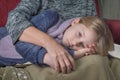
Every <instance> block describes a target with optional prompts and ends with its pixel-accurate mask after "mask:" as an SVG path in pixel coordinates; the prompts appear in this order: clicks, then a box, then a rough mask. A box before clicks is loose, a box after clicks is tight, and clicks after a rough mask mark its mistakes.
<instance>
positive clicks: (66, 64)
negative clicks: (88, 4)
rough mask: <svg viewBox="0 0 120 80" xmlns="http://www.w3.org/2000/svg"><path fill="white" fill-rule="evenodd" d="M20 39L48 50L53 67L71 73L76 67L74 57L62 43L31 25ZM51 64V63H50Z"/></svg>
mask: <svg viewBox="0 0 120 80" xmlns="http://www.w3.org/2000/svg"><path fill="white" fill-rule="evenodd" d="M19 40H20V41H24V42H29V43H33V44H35V45H38V46H42V47H44V48H45V49H46V50H47V53H48V54H49V55H50V57H49V58H51V60H52V61H51V62H52V68H54V69H55V70H57V71H58V72H62V73H69V72H71V70H72V69H74V68H75V64H74V59H73V58H72V56H71V55H70V54H69V53H68V51H66V50H65V49H64V48H63V47H62V46H61V45H60V44H58V43H57V42H56V41H55V40H54V39H53V38H52V37H50V36H48V35H47V34H46V33H44V32H42V31H41V30H38V29H37V28H35V27H34V26H31V27H29V28H27V29H25V30H24V32H23V34H22V35H21V36H20V38H19ZM48 65H49V63H48Z"/></svg>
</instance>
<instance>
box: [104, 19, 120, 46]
mask: <svg viewBox="0 0 120 80" xmlns="http://www.w3.org/2000/svg"><path fill="white" fill-rule="evenodd" d="M106 23H107V24H108V26H109V27H110V30H111V32H112V35H113V39H114V42H115V43H117V44H120V20H106Z"/></svg>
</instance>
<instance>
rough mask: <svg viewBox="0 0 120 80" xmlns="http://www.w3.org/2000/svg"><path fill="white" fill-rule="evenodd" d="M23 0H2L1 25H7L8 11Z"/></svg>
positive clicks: (0, 3)
mask: <svg viewBox="0 0 120 80" xmlns="http://www.w3.org/2000/svg"><path fill="white" fill-rule="evenodd" d="M20 1H21V0H0V26H5V24H6V21H7V17H8V12H9V11H10V10H12V9H14V8H15V7H16V6H17V4H18V3H19V2H20Z"/></svg>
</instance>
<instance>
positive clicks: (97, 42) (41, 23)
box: [15, 10, 113, 67]
mask: <svg viewBox="0 0 120 80" xmlns="http://www.w3.org/2000/svg"><path fill="white" fill-rule="evenodd" d="M31 22H32V23H33V24H34V25H35V26H36V27H37V28H38V29H40V30H42V31H43V32H45V33H47V34H49V35H50V36H51V37H53V38H54V39H55V40H56V41H57V42H58V43H59V44H61V45H63V46H64V48H65V49H66V50H67V51H68V52H69V53H70V54H71V55H72V56H73V57H74V58H80V57H82V56H84V55H89V54H100V55H107V53H108V51H111V50H113V39H112V35H111V33H110V31H109V28H108V27H107V25H106V24H105V23H104V22H103V21H102V20H101V19H99V18H98V17H94V16H88V17H82V18H73V19H69V20H67V21H62V20H61V19H60V18H59V15H58V14H57V12H55V11H53V10H46V11H44V12H42V13H41V14H39V15H37V16H35V17H33V18H32V19H31ZM43 40H44V39H43ZM46 43H47V42H46ZM15 47H16V50H17V51H18V53H20V54H21V55H22V56H23V58H24V59H25V60H27V61H31V62H32V63H34V64H40V65H42V64H47V65H49V66H51V67H52V66H53V64H52V62H51V61H52V58H50V56H51V55H49V54H48V51H47V50H46V49H45V48H44V47H42V46H41V47H40V46H36V45H34V44H30V43H26V42H22V41H18V42H17V43H16V44H15ZM60 64H63V63H60ZM63 65H64V64H63Z"/></svg>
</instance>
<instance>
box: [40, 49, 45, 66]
mask: <svg viewBox="0 0 120 80" xmlns="http://www.w3.org/2000/svg"><path fill="white" fill-rule="evenodd" d="M46 53H47V51H46V49H45V48H42V49H41V51H40V53H39V54H38V64H40V65H45V64H44V63H43V59H44V56H45V54H46Z"/></svg>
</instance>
